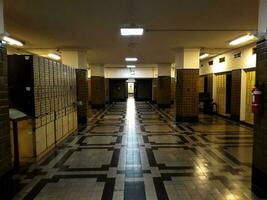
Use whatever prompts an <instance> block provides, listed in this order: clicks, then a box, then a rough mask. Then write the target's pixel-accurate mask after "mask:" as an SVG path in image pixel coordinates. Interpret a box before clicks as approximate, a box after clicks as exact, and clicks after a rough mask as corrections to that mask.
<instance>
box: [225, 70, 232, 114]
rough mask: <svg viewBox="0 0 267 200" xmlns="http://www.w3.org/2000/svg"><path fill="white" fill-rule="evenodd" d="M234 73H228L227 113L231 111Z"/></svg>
mask: <svg viewBox="0 0 267 200" xmlns="http://www.w3.org/2000/svg"><path fill="white" fill-rule="evenodd" d="M231 96H232V74H227V75H226V114H230V113H231Z"/></svg>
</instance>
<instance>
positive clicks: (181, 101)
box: [175, 49, 200, 122]
mask: <svg viewBox="0 0 267 200" xmlns="http://www.w3.org/2000/svg"><path fill="white" fill-rule="evenodd" d="M199 53H200V50H199V49H179V50H178V51H177V54H176V61H175V68H176V99H175V100H176V121H178V122H197V121H198V113H199V100H198V99H199V97H198V95H199V94H198V87H197V83H198V79H199V63H200V62H199Z"/></svg>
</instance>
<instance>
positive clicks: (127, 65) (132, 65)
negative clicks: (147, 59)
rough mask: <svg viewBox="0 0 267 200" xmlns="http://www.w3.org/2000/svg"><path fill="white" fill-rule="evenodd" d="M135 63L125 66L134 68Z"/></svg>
mask: <svg viewBox="0 0 267 200" xmlns="http://www.w3.org/2000/svg"><path fill="white" fill-rule="evenodd" d="M135 67H136V66H135V65H127V68H135Z"/></svg>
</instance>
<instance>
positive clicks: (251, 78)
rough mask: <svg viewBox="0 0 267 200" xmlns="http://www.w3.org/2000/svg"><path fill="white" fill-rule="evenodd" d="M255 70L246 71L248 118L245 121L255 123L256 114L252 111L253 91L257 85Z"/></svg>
mask: <svg viewBox="0 0 267 200" xmlns="http://www.w3.org/2000/svg"><path fill="white" fill-rule="evenodd" d="M255 78H256V73H255V71H250V72H247V73H246V119H245V121H246V122H247V123H250V124H254V114H253V113H252V111H251V104H252V95H251V91H252V89H253V87H254V86H255Z"/></svg>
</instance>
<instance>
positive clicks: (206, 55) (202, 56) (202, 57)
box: [199, 53, 209, 60]
mask: <svg viewBox="0 0 267 200" xmlns="http://www.w3.org/2000/svg"><path fill="white" fill-rule="evenodd" d="M207 57H209V54H208V53H204V54H202V55H201V56H200V57H199V58H200V59H201V60H202V59H204V58H207Z"/></svg>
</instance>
